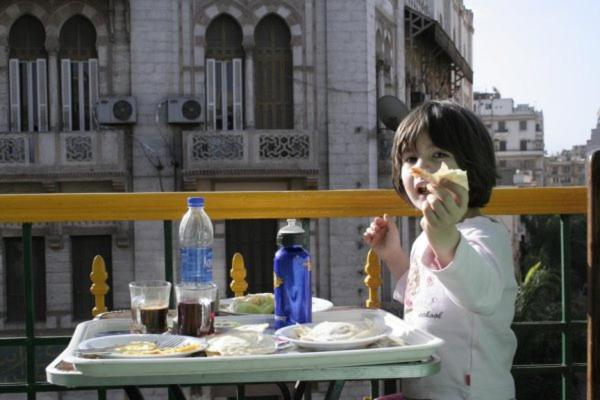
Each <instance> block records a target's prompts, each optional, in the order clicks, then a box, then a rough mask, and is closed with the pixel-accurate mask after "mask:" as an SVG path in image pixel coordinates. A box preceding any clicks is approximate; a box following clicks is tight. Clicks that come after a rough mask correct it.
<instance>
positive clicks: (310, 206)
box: [0, 160, 600, 400]
mask: <svg viewBox="0 0 600 400" xmlns="http://www.w3.org/2000/svg"><path fill="white" fill-rule="evenodd" d="M597 164H598V166H597V167H596V169H597V170H598V171H600V160H598V162H597ZM598 175H600V174H598ZM595 179H596V180H597V181H598V183H596V186H592V190H589V191H586V188H585V187H569V188H529V189H519V188H499V189H496V190H494V193H493V196H492V200H491V202H490V203H489V205H488V207H486V210H485V212H486V213H487V214H490V215H536V214H560V215H561V221H562V224H561V228H562V235H561V249H562V257H561V273H562V284H561V285H562V286H561V287H562V294H563V295H562V319H561V320H560V321H547V322H522V323H517V324H514V328H515V330H519V329H529V330H534V331H537V332H546V331H548V330H550V329H552V330H556V331H559V332H561V335H562V359H561V362H560V363H559V364H546V365H515V366H514V367H513V371H514V373H515V374H521V373H525V374H530V373H549V372H551V373H559V374H561V375H562V387H563V399H568V398H569V396H570V395H569V393H570V392H571V391H570V386H571V384H572V383H571V381H572V379H571V378H572V376H573V374H574V373H576V372H580V371H583V370H585V368H586V365H585V364H581V363H579V364H578V363H574V362H573V361H572V355H571V342H572V339H573V329H574V328H575V327H576V326H580V327H581V326H582V325H584V322H583V321H579V322H578V321H572V320H571V311H570V310H571V304H570V296H569V294H570V289H569V288H570V278H569V277H570V251H569V246H568V244H569V241H570V236H569V235H570V234H569V232H570V230H569V216H570V215H571V214H584V213H586V211H587V210H588V209H589V210H590V212H588V216H590V215H591V216H592V219H596V220H598V219H600V217H599V216H598V215H599V214H600V205H599V204H600V197H590V198H591V200H590V201H586V196H588V195H589V196H592V195H591V194H590V193H593V196H598V192H600V190H599V188H600V179H599V178H598V177H596V178H595ZM193 194H194V195H202V196H204V197H205V198H206V200H207V205H208V207H207V208H208V209H207V211H208V213H209V214H210V215H211V217H212V218H213V219H214V220H223V219H263V218H275V219H283V218H291V217H294V218H344V217H345V218H350V217H371V216H373V215H381V214H383V213H389V214H391V215H396V216H416V215H417V214H416V212H415V210H414V209H412V208H411V207H410V206H408V205H407V204H405V203H404V202H403V201H401V200H400V199H399V198H398V197H397V195H396V194H395V193H394V192H393V191H392V190H336V191H299V192H298V191H297V192H292V191H290V192H207V193H193ZM190 195H191V193H185V192H178V193H103V194H23V195H0V209H1V210H2V211H3V212H2V213H1V214H0V222H4V223H22V231H23V232H22V236H23V244H24V276H25V293H26V297H25V298H26V314H27V315H26V329H25V337H16V338H3V339H0V346H4V347H6V346H22V347H25V348H26V357H27V371H26V372H27V374H26V382H25V383H9V384H1V385H0V393H16V392H23V393H27V397H28V399H35V397H36V393H37V392H46V391H61V390H65V388H61V387H57V386H53V385H49V384H47V383H43V382H38V381H36V377H35V372H36V352H35V349H36V347H38V346H44V345H66V344H67V343H68V341H69V339H70V338H69V337H40V336H36V335H35V333H34V321H35V316H34V293H33V278H34V277H33V270H32V266H31V247H32V246H31V243H32V224H33V223H39V222H60V221H107V220H109V221H152V220H161V221H163V228H164V229H163V238H164V252H165V257H164V259H165V278H166V279H167V280H171V281H172V280H173V259H174V258H173V248H172V243H173V222H172V221H174V220H178V219H179V218H180V217H181V215H182V214H183V212H184V211H185V210H184V208H185V200H186V198H187V197H188V196H190ZM90 204H97V205H101V206H98V207H90V206H89V205H90ZM588 204H589V206H588ZM590 226H592V228H591V229H592V232H591V234H590V237H589V238H588V240H589V241H590V248H591V249H593V248H594V247H593V246H594V245H596V246H597V243H596V242H595V240H597V238H599V237H600V233H599V231H600V224H597V225H595V224H591V225H590ZM592 254H593V255H592V256H590V257H591V258H590V265H591V266H592V267H593V268H590V275H589V279H588V281H589V284H590V287H589V288H588V293H589V296H590V305H591V306H590V307H591V309H590V310H589V312H588V315H589V316H590V317H589V320H588V365H587V368H588V395H590V393H592V392H593V390H595V389H594V388H595V387H597V386H598V380H599V376H600V373H599V370H598V358H599V357H598V347H597V346H598V345H597V344H595V342H594V340H598V338H599V336H598V314H599V312H598V310H597V309H594V308H593V307H592V305H593V304H595V302H596V303H597V302H598V301H599V300H600V299H599V298H598V296H599V295H598V294H597V292H596V291H597V290H599V289H600V287H599V286H600V283H599V281H600V276H599V274H598V272H597V270H598V265H599V264H600V260H598V255H594V252H592ZM596 307H597V306H596ZM596 390H597V389H596ZM103 393H104V391H100V392H99V395H100V396H103ZM588 399H590V400H592V399H594V400H595V399H597V397H588Z"/></svg>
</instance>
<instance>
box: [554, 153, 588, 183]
mask: <svg viewBox="0 0 600 400" xmlns="http://www.w3.org/2000/svg"><path fill="white" fill-rule="evenodd" d="M586 154H587V151H586V146H585V145H579V146H573V147H572V148H571V150H563V151H561V152H560V154H556V155H552V156H549V157H546V158H545V160H544V169H545V172H544V186H583V185H585V184H586V170H585V167H586V164H585V163H586Z"/></svg>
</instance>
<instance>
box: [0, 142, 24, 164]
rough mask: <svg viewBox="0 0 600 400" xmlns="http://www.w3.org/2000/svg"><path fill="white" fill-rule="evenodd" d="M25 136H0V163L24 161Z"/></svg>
mask: <svg viewBox="0 0 600 400" xmlns="http://www.w3.org/2000/svg"><path fill="white" fill-rule="evenodd" d="M26 149H27V146H26V143H25V137H15V136H0V164H12V163H26V162H27V158H26V157H25V154H26Z"/></svg>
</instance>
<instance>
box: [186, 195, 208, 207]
mask: <svg viewBox="0 0 600 400" xmlns="http://www.w3.org/2000/svg"><path fill="white" fill-rule="evenodd" d="M187 205H188V207H204V197H188V199H187Z"/></svg>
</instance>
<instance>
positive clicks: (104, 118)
mask: <svg viewBox="0 0 600 400" xmlns="http://www.w3.org/2000/svg"><path fill="white" fill-rule="evenodd" d="M96 118H97V120H98V123H99V124H133V123H135V122H136V120H137V110H136V107H135V99H134V98H133V97H121V96H115V97H108V98H105V99H100V100H98V101H97V102H96Z"/></svg>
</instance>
